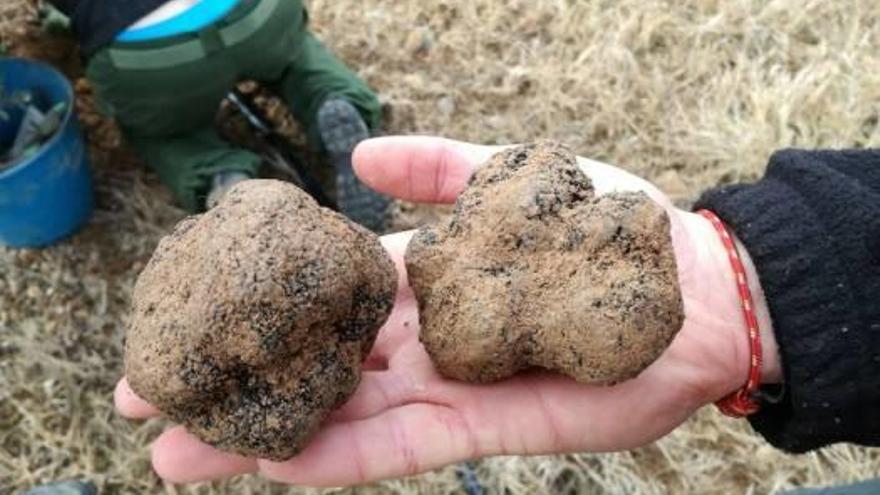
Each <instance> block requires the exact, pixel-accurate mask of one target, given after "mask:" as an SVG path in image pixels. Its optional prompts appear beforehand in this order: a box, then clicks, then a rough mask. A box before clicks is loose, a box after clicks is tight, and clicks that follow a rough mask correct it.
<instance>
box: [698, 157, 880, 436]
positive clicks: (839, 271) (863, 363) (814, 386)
mask: <svg viewBox="0 0 880 495" xmlns="http://www.w3.org/2000/svg"><path fill="white" fill-rule="evenodd" d="M697 207H705V208H708V209H711V210H714V211H715V212H716V213H718V214H719V215H720V216H721V217H722V218H723V219H724V220H725V221H726V222H727V223H728V224H730V226H731V227H732V228H733V230H734V231H735V232H736V234H737V236H738V237H739V238H740V239H741V241H742V243H743V244H744V245H745V247H746V248H747V250H748V252H749V253H750V254H751V259H752V260H753V261H754V264H755V265H756V267H757V274H758V276H759V277H760V283H761V286H762V287H763V289H764V292H765V294H766V296H767V301H768V302H769V311H770V316H771V318H772V321H773V328H774V332H775V338H776V340H778V341H779V347H780V353H781V358H782V362H783V364H784V383H785V386H784V388H783V389H782V390H768V395H776V396H778V397H781V400H780V401H779V402H778V403H775V404H773V403H765V404H764V406H763V408H762V411H761V412H760V413H759V414H757V415H755V416H754V417H752V418H750V421H751V423H752V425H753V426H754V427H755V429H756V430H758V431H759V432H760V433H761V434H763V435H764V436H765V437H766V438H767V439H768V441H770V442H771V443H772V444H773V445H775V446H777V447H779V448H781V449H784V450H787V451H791V452H804V451H807V450H811V449H814V448H818V447H822V446H824V445H828V444H830V443H834V442H843V441H847V442H857V443H861V444H866V445H880V422H878V421H877V418H878V417H880V151H846V152H834V151H820V152H807V151H795V150H790V151H783V152H779V153H777V154H775V155H774V156H773V157H772V158H771V160H770V165H769V167H768V170H767V174H766V176H765V177H764V179H763V180H761V181H760V182H758V183H756V184H754V185H737V186H731V187H724V188H720V189H716V190H713V191H709V192H707V193H706V194H705V195H704V196H703V197H702V198H701V200H700V201H699V203H698V205H697ZM780 394H781V395H780Z"/></svg>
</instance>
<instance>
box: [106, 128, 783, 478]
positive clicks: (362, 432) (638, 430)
mask: <svg viewBox="0 0 880 495" xmlns="http://www.w3.org/2000/svg"><path fill="white" fill-rule="evenodd" d="M497 151H499V149H498V148H492V147H484V146H476V145H470V144H465V143H459V142H454V141H449V140H444V139H439V138H419V137H412V138H382V139H376V140H371V141H368V142H365V143H363V144H362V145H361V146H360V147H359V148H358V149H357V151H356V154H355V166H356V169H357V171H358V174H359V175H360V177H361V178H362V179H363V180H364V182H366V183H367V184H368V185H370V186H371V187H373V188H375V189H377V190H378V191H380V192H384V193H386V194H390V195H392V196H395V197H399V198H401V199H406V200H410V201H417V202H439V203H447V202H452V201H454V200H455V198H456V196H457V195H458V194H459V193H460V192H461V191H462V190H463V189H464V187H465V185H466V183H467V180H468V179H469V177H470V176H471V174H472V173H473V171H474V169H475V168H476V167H477V166H479V165H480V164H482V163H484V162H485V161H486V160H488V158H489V157H490V156H491V155H492V154H494V153H495V152H497ZM580 165H581V168H582V169H583V170H584V172H586V173H587V174H588V175H589V176H590V177H591V178H592V180H593V183H594V186H595V187H596V190H597V192H599V193H605V192H610V191H622V190H626V191H644V192H645V193H647V194H648V195H649V196H650V197H651V198H652V199H654V200H655V201H657V202H658V203H659V204H661V205H662V206H663V207H664V208H666V209H667V211H668V212H669V214H670V219H671V225H672V237H673V245H674V248H675V254H676V260H677V262H678V269H679V281H680V284H681V288H682V296H683V299H684V303H685V315H686V316H685V323H684V326H683V328H682V330H681V332H680V333H679V335H678V337H677V338H676V339H675V341H674V342H673V343H672V345H671V347H670V348H669V349H668V350H667V351H666V352H665V353H664V354H663V355H662V356H661V357H660V359H658V360H657V361H656V362H655V363H654V364H653V365H651V366H650V367H649V368H648V369H647V370H645V371H644V372H643V373H642V374H641V375H639V376H638V377H636V378H635V379H633V380H630V381H627V382H624V383H622V384H620V385H617V386H614V387H596V386H590V385H582V384H578V383H576V382H574V381H573V380H571V379H568V378H566V377H562V376H559V375H554V374H550V373H539V372H533V373H525V374H521V375H518V376H516V377H514V378H511V379H509V380H505V381H503V382H500V383H496V384H492V385H473V384H467V383H460V382H455V381H451V380H447V379H445V378H443V377H442V376H440V375H439V374H438V373H437V372H436V371H435V370H434V367H433V365H432V363H431V361H430V359H429V357H428V355H427V354H426V352H425V350H424V349H423V348H422V346H421V344H420V343H419V340H418V332H419V327H418V313H417V305H416V302H415V299H414V297H413V294H412V291H411V289H410V288H409V286H408V284H407V282H406V269H405V266H404V263H403V256H404V253H405V250H406V246H407V243H408V242H409V239H410V237H411V233H404V234H397V235H393V236H388V237H385V238H383V244H384V245H385V247H386V248H387V249H388V251H389V253H390V254H391V256H392V258H393V259H394V261H395V263H396V265H397V268H398V273H399V276H400V284H399V286H400V289H399V292H398V294H397V298H396V302H395V307H394V311H393V313H392V315H391V317H390V319H389V321H388V322H387V323H386V325H385V326H384V327H383V329H382V331H381V332H380V334H379V337H378V340H377V342H376V345H375V347H374V349H373V352H372V354H371V355H370V357H369V358H368V360H367V363H366V371H365V372H364V376H363V379H362V383H361V385H360V387H359V388H358V390H357V392H356V393H355V395H354V397H352V399H351V400H350V401H349V402H348V404H346V405H345V406H344V407H343V408H342V409H341V410H339V411H337V412H336V413H334V415H333V416H332V417H331V418H330V420H329V421H328V422H327V424H326V425H325V427H324V428H323V430H322V431H321V432H320V433H319V434H318V435H317V436H316V437H315V438H314V439H313V440H312V442H311V443H310V444H309V445H308V446H307V447H306V449H305V450H304V451H303V452H302V453H301V454H300V455H298V456H297V457H295V458H293V459H291V460H289V461H286V462H281V463H277V462H270V461H264V460H256V459H247V458H243V457H240V456H236V455H233V454H228V453H224V452H220V451H218V450H216V449H213V448H212V447H210V446H207V445H205V444H203V443H202V442H200V441H199V440H198V439H196V438H195V437H193V436H191V435H189V434H188V433H186V431H185V430H184V429H183V428H182V427H175V428H172V429H171V430H169V431H166V432H165V433H163V434H162V435H161V436H160V437H159V439H158V440H157V441H156V442H155V443H154V445H153V465H154V467H155V469H156V471H157V473H159V475H160V476H162V477H163V478H165V479H167V480H169V481H174V482H194V481H204V480H209V479H215V478H223V477H229V476H233V475H237V474H243V473H254V472H259V473H261V474H263V475H264V476H266V477H268V478H270V479H273V480H276V481H281V482H288V483H296V484H299V485H309V486H340V485H352V484H359V483H364V482H369V481H374V480H380V479H385V478H394V477H401V476H407V475H412V474H417V473H420V472H423V471H427V470H430V469H433V468H437V467H440V466H443V465H446V464H450V463H453V462H457V461H460V460H465V459H473V458H479V457H484V456H490V455H510V454H550V453H566V452H583V451H592V452H603V451H614V450H623V449H629V448H634V447H638V446H641V445H644V444H647V443H650V442H652V441H654V440H656V439H658V438H660V437H662V436H664V435H665V434H667V433H668V432H670V431H672V430H673V429H675V428H676V427H677V426H678V425H680V424H681V423H682V422H683V421H684V420H685V419H687V418H688V417H689V416H690V415H691V414H693V413H694V412H695V411H696V410H697V409H699V408H700V407H702V406H703V405H705V404H709V403H712V402H714V401H716V400H718V399H720V398H721V397H723V396H725V395H727V394H728V393H730V392H732V391H733V390H736V389H738V388H739V387H741V386H742V384H743V382H744V381H745V377H746V375H747V370H748V362H749V352H748V341H747V338H746V331H745V328H744V325H743V323H742V316H741V310H740V307H739V298H738V295H737V293H736V286H735V282H734V279H733V274H732V272H731V270H730V266H729V264H728V261H727V255H726V253H725V252H724V249H723V247H722V246H721V243H720V242H719V240H718V238H717V234H716V233H715V231H714V230H713V229H712V227H711V225H709V224H708V222H707V221H706V220H704V219H703V218H702V217H700V216H699V215H694V214H691V213H688V212H684V211H681V210H678V209H676V208H674V207H673V206H672V204H671V203H670V202H669V200H668V199H667V198H666V197H665V196H664V195H663V194H662V193H661V192H660V191H659V190H658V189H657V188H655V187H654V186H652V185H651V184H649V183H648V182H645V181H644V180H642V179H639V178H638V177H635V176H633V175H631V174H628V173H626V172H624V171H622V170H620V169H617V168H614V167H612V166H610V165H605V164H602V163H598V162H594V161H590V160H585V159H581V161H580ZM742 252H743V253H745V251H744V250H742ZM745 258H746V259H745V262H746V265H747V268H748V269H749V270H750V271H751V273H750V281H751V282H752V285H753V291H754V292H755V294H754V295H755V297H756V303H757V306H758V308H757V310H758V315H759V318H760V319H761V320H762V329H764V331H763V332H762V335H763V336H764V337H765V340H764V346H765V352H766V353H767V356H768V357H769V358H770V359H767V360H766V362H765V367H764V381H765V382H771V381H775V380H778V379H779V369H778V363H777V362H776V360H775V359H772V358H773V357H775V344H774V342H773V340H772V332H771V331H770V326H769V316H768V315H767V310H766V304H765V303H764V302H763V301H764V298H763V293H761V291H760V287H759V286H758V285H757V276H756V274H755V271H754V268H753V267H752V265H751V263H750V262H749V260H748V256H745ZM116 403H117V407H118V409H119V410H120V412H121V413H122V414H123V415H125V416H128V417H131V418H145V417H150V416H154V415H156V414H158V411H156V410H155V409H154V408H153V407H152V406H150V405H149V404H147V403H145V402H144V401H142V400H141V399H139V398H138V397H137V396H135V394H134V393H133V392H132V391H131V389H130V388H129V386H128V384H127V382H126V381H125V380H124V379H123V380H122V381H120V383H119V385H118V387H117V390H116Z"/></svg>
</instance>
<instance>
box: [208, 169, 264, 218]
mask: <svg viewBox="0 0 880 495" xmlns="http://www.w3.org/2000/svg"><path fill="white" fill-rule="evenodd" d="M251 178H252V177H251V176H250V175H248V174H246V173H243V172H220V173H219V174H217V175H215V176H214V178H213V179H211V192H209V193H208V199H206V200H205V209H208V210H210V209H212V208H214V207H215V206H217V205H218V204H220V201H222V200H223V197H224V196H226V193H228V192H229V190H230V189H232V187H233V186H235V185H236V184H238V183H239V182H244V181H246V180H250V179H251Z"/></svg>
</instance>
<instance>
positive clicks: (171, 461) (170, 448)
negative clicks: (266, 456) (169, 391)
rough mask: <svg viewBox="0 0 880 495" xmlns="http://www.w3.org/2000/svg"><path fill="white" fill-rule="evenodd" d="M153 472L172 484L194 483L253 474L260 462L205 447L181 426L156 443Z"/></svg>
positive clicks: (154, 446)
mask: <svg viewBox="0 0 880 495" xmlns="http://www.w3.org/2000/svg"><path fill="white" fill-rule="evenodd" d="M153 469H154V470H155V471H156V474H158V475H159V477H161V478H162V479H164V480H167V481H170V482H172V483H194V482H197V481H211V480H216V479H221V478H229V477H232V476H237V475H240V474H248V473H254V472H256V471H257V462H256V461H255V460H254V459H248V458H245V457H242V456H238V455H235V454H230V453H227V452H223V451H220V450H217V449H215V448H213V447H211V446H209V445H206V444H205V443H203V442H202V441H201V440H199V439H198V438H196V437H195V436H193V435H191V434H189V433H188V432H187V431H186V430H185V429H184V428H183V427H182V426H178V427H175V428H172V429H170V430H168V431H166V432H165V433H163V434H162V435H161V436H160V437H159V438H158V439H157V440H156V442H155V443H153Z"/></svg>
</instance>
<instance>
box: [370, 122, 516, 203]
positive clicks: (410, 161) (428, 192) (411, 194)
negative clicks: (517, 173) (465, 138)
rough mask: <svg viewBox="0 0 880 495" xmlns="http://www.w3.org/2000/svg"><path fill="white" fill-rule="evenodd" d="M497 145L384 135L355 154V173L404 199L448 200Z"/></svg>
mask: <svg viewBox="0 0 880 495" xmlns="http://www.w3.org/2000/svg"><path fill="white" fill-rule="evenodd" d="M500 149H501V148H498V147H491V146H479V145H475V144H468V143H463V142H460V141H453V140H450V139H444V138H437V137H422V136H408V137H385V138H376V139H371V140H367V141H364V142H362V143H361V144H360V145H359V146H358V147H357V149H355V152H354V167H355V170H356V171H357V174H358V177H360V178H361V180H363V181H364V182H365V183H366V184H367V185H368V186H370V187H371V188H373V189H375V190H377V191H379V192H381V193H385V194H388V195H390V196H394V197H396V198H399V199H403V200H407V201H415V202H421V203H452V202H454V201H455V198H456V197H458V194H459V193H460V192H461V191H462V190H463V189H464V188H465V186H466V185H467V182H468V180H469V179H470V177H471V175H472V174H473V172H474V170H475V169H476V168H477V167H478V166H480V165H482V164H483V163H484V162H486V161H487V160H488V159H489V158H490V157H491V156H492V155H493V154H495V153H497V152H498V151H499V150H500Z"/></svg>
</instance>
